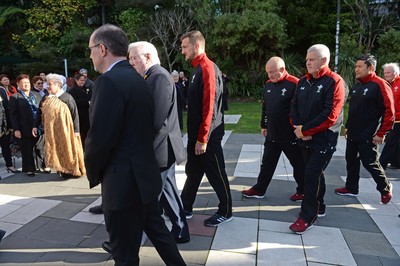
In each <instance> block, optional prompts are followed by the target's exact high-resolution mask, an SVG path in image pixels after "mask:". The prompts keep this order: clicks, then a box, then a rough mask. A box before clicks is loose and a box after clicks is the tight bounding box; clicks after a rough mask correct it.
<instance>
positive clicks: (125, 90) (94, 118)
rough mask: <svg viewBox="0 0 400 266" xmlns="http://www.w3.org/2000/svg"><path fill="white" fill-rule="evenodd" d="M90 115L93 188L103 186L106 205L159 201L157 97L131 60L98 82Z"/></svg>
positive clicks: (113, 207) (88, 159)
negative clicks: (155, 134)
mask: <svg viewBox="0 0 400 266" xmlns="http://www.w3.org/2000/svg"><path fill="white" fill-rule="evenodd" d="M89 115H90V129H89V132H88V135H87V138H86V142H85V165H86V172H87V178H88V180H89V182H90V187H94V186H96V185H97V184H99V183H101V184H102V197H103V207H104V208H106V209H110V210H122V209H126V208H128V207H132V206H133V205H136V204H140V203H143V204H147V203H149V202H151V201H153V200H157V198H158V195H159V194H160V192H161V179H160V171H159V168H158V164H157V161H156V158H155V155H154V150H153V136H154V123H153V119H154V102H153V95H152V91H151V90H150V89H149V87H148V86H147V84H146V82H145V81H144V79H143V78H142V77H141V76H140V75H139V74H138V73H137V72H136V71H135V70H134V68H133V67H132V66H131V65H130V64H129V63H128V61H126V60H123V61H120V62H118V63H117V64H115V66H114V67H113V68H112V69H111V70H109V71H107V72H105V73H103V74H102V75H100V76H99V77H98V78H97V79H96V83H95V90H94V91H93V95H92V99H91V102H90V109H89Z"/></svg>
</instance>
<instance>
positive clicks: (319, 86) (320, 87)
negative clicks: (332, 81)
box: [317, 85, 324, 93]
mask: <svg viewBox="0 0 400 266" xmlns="http://www.w3.org/2000/svg"><path fill="white" fill-rule="evenodd" d="M323 87H324V86H322V85H318V86H317V88H318V90H317V93H321V89H322V88H323Z"/></svg>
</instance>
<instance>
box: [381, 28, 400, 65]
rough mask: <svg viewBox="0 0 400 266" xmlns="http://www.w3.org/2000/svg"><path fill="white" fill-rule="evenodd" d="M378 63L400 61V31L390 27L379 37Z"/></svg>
mask: <svg viewBox="0 0 400 266" xmlns="http://www.w3.org/2000/svg"><path fill="white" fill-rule="evenodd" d="M378 43H379V49H378V55H379V58H378V63H379V64H384V63H389V62H400V45H399V44H400V31H398V30H395V29H390V30H388V31H387V32H385V33H384V34H381V35H380V36H379V39H378Z"/></svg>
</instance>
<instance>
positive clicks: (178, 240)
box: [175, 236, 190, 244]
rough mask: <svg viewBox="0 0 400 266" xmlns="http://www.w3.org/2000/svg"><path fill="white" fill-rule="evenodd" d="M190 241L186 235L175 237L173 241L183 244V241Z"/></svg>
mask: <svg viewBox="0 0 400 266" xmlns="http://www.w3.org/2000/svg"><path fill="white" fill-rule="evenodd" d="M189 241H190V236H187V237H175V242H176V243H177V244H183V243H187V242H189Z"/></svg>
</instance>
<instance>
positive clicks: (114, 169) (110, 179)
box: [85, 24, 186, 266]
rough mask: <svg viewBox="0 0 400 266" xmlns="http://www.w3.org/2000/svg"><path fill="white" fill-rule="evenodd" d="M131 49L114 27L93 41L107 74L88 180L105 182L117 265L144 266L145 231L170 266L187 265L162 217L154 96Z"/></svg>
mask: <svg viewBox="0 0 400 266" xmlns="http://www.w3.org/2000/svg"><path fill="white" fill-rule="evenodd" d="M128 45H129V43H128V38H127V36H126V34H125V33H124V32H123V31H122V29H120V28H118V27H117V26H114V25H110V24H106V25H103V26H101V27H100V28H98V29H96V30H95V31H94V32H93V33H92V35H91V36H90V39H89V47H88V49H89V51H90V58H91V59H92V62H93V65H94V67H95V69H96V70H97V71H98V72H100V73H101V75H100V76H99V77H98V78H97V80H96V83H95V88H96V89H95V90H94V92H93V96H92V99H91V105H90V112H89V113H90V125H91V126H90V129H89V132H88V136H87V139H86V142H85V164H86V170H87V178H88V180H89V183H90V187H91V188H92V187H94V186H96V185H98V184H100V183H101V195H102V199H103V211H104V220H105V224H106V229H107V232H108V234H109V238H110V247H111V250H112V256H113V259H114V261H115V265H117V266H121V265H126V266H128V265H129V266H132V265H139V249H140V244H141V240H142V234H143V231H144V232H145V233H146V234H147V236H148V237H149V238H150V240H151V242H152V243H153V245H154V247H155V248H156V249H157V252H158V253H159V254H160V256H161V258H162V259H163V261H164V263H165V264H166V265H186V264H185V262H184V261H183V259H182V257H181V255H180V253H179V251H178V248H177V246H176V244H175V241H174V239H173V237H172V235H171V234H170V232H169V231H168V229H167V227H166V226H165V222H164V220H163V219H162V217H161V214H160V208H159V205H158V195H159V194H160V192H161V179H160V171H159V169H158V163H157V160H156V158H155V155H154V149H153V138H154V122H153V121H154V101H153V95H152V91H151V90H150V89H149V87H148V85H147V84H146V82H145V81H144V80H143V78H142V77H141V76H140V75H139V74H138V73H137V72H136V71H135V70H134V69H133V68H132V66H131V65H130V64H129V63H128V61H127V60H126V52H127V50H128Z"/></svg>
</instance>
